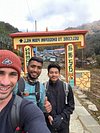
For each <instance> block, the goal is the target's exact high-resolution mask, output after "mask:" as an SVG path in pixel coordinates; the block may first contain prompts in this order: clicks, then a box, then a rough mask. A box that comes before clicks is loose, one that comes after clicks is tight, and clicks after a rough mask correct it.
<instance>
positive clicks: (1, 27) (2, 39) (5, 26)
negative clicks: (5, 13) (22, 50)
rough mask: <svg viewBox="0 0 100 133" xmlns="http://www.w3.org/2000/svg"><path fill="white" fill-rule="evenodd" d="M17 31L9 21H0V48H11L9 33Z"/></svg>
mask: <svg viewBox="0 0 100 133" xmlns="http://www.w3.org/2000/svg"><path fill="white" fill-rule="evenodd" d="M18 31H19V30H18V29H17V28H14V27H13V26H12V25H10V24H9V23H5V22H2V21H0V49H12V40H11V38H10V37H9V34H10V33H15V32H18Z"/></svg>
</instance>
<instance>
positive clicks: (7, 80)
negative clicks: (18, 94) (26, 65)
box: [1, 75, 10, 85]
mask: <svg viewBox="0 0 100 133" xmlns="http://www.w3.org/2000/svg"><path fill="white" fill-rule="evenodd" d="M1 83H2V84H4V85H9V84H10V78H9V76H8V75H5V76H4V77H3V79H2V81H1Z"/></svg>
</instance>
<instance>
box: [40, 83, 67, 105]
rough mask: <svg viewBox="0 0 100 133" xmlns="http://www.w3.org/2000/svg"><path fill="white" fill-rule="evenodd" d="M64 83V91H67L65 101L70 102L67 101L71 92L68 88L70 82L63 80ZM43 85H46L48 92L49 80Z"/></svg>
mask: <svg viewBox="0 0 100 133" xmlns="http://www.w3.org/2000/svg"><path fill="white" fill-rule="evenodd" d="M62 83H63V88H64V92H65V95H66V98H65V103H66V104H67V103H68V102H67V96H68V92H69V90H68V86H69V84H68V83H66V82H64V81H62ZM43 85H44V86H45V88H46V92H47V89H48V86H49V81H47V82H45V83H43Z"/></svg>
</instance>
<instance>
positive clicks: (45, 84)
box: [43, 81, 49, 92]
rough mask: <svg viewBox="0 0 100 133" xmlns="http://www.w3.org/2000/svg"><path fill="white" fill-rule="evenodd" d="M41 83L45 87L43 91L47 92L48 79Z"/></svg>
mask: <svg viewBox="0 0 100 133" xmlns="http://www.w3.org/2000/svg"><path fill="white" fill-rule="evenodd" d="M43 85H44V87H45V92H47V90H48V86H49V81H46V82H44V83H43Z"/></svg>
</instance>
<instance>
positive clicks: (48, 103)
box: [44, 97, 52, 113]
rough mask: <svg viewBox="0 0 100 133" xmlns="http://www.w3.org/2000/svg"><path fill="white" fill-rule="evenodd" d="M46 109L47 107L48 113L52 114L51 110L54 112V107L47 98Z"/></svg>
mask: <svg viewBox="0 0 100 133" xmlns="http://www.w3.org/2000/svg"><path fill="white" fill-rule="evenodd" d="M44 107H45V110H46V111H47V113H50V112H51V110H52V105H51V103H50V102H49V101H48V98H47V97H45V101H44Z"/></svg>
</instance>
